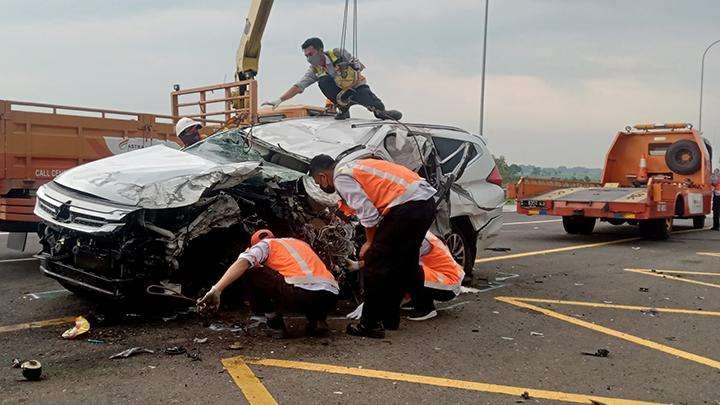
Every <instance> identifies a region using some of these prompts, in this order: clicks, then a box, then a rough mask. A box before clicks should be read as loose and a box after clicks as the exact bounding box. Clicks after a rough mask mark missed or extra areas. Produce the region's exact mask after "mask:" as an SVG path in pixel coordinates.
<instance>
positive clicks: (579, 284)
mask: <svg viewBox="0 0 720 405" xmlns="http://www.w3.org/2000/svg"><path fill="white" fill-rule="evenodd" d="M573 285H574V286H575V287H580V286H583V285H585V284H583V283H575V284H573Z"/></svg>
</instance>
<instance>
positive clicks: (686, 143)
mask: <svg viewBox="0 0 720 405" xmlns="http://www.w3.org/2000/svg"><path fill="white" fill-rule="evenodd" d="M665 163H666V164H667V165H668V167H669V168H670V170H672V171H673V172H675V173H677V174H693V173H695V172H697V171H698V170H700V166H701V164H702V154H701V153H700V148H699V147H698V145H697V144H696V143H695V142H693V141H691V140H688V139H682V140H679V141H677V142H675V143H673V144H672V145H670V146H669V147H668V149H667V152H665Z"/></svg>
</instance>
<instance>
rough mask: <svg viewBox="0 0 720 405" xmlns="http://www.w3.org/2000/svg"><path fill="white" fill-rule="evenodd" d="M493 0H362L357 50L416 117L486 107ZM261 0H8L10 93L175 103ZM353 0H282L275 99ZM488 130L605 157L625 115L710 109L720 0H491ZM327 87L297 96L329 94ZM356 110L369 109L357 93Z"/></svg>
mask: <svg viewBox="0 0 720 405" xmlns="http://www.w3.org/2000/svg"><path fill="white" fill-rule="evenodd" d="M483 4H484V3H483V2H482V1H481V0H474V1H469V0H452V1H437V0H392V1H380V0H375V1H371V0H360V1H359V6H358V7H359V41H358V48H359V50H358V54H359V55H358V56H359V57H360V59H361V60H362V61H363V62H364V64H365V65H366V66H367V70H366V72H365V73H366V76H367V78H368V81H369V84H370V85H371V87H372V88H373V89H374V91H375V92H376V93H377V94H378V95H379V96H380V97H381V98H382V99H383V101H384V102H385V104H386V105H387V106H388V107H392V108H396V109H399V110H401V111H403V113H404V114H405V118H406V119H407V120H408V121H413V122H433V123H444V124H453V125H458V126H461V127H463V128H465V129H468V130H471V131H474V132H477V130H478V121H479V100H480V72H481V54H482V19H483ZM248 5H249V1H247V0H211V1H203V2H199V1H189V0H188V1H165V0H153V1H139V0H124V1H102V0H63V1H59V0H58V1H42V0H0V10H1V11H0V13H2V17H3V18H2V23H1V24H0V41H2V51H1V52H0V55H2V56H0V98H6V99H15V100H28V101H37V102H48V103H58V104H69V105H81V106H92V107H104V108H115V109H125V110H134V111H143V112H156V113H165V114H167V113H169V109H170V106H169V92H170V91H171V86H172V84H173V83H180V84H181V85H182V86H183V87H192V86H201V85H207V84H214V83H218V82H222V81H223V80H230V79H231V78H232V74H233V71H234V57H235V51H236V48H237V44H238V42H239V39H240V36H241V33H242V30H243V27H244V21H245V15H246V13H247V9H248ZM343 5H344V1H342V0H322V1H298V0H293V1H289V0H277V1H275V5H274V6H273V10H272V13H271V17H270V20H269V22H268V26H267V29H266V31H265V36H264V38H263V52H262V56H261V67H260V75H259V77H258V79H259V83H260V98H261V100H264V99H270V98H276V97H277V96H279V95H280V94H281V93H282V92H283V91H284V90H286V89H287V87H288V86H289V85H291V84H293V83H294V82H295V81H296V80H297V79H298V78H299V77H300V76H301V75H302V73H303V71H304V70H305V69H306V65H307V63H306V62H305V59H304V57H303V56H302V54H301V52H300V49H299V45H300V43H301V42H302V41H303V40H304V39H305V38H306V37H308V36H313V35H317V36H320V37H322V38H323V39H324V40H325V42H326V44H327V46H328V47H330V46H337V45H338V43H339V38H340V22H341V16H342V9H343ZM489 20H490V21H489V33H488V64H487V89H486V111H485V135H486V136H487V138H488V140H489V142H490V147H491V150H492V151H493V153H495V154H496V155H500V154H502V155H505V156H506V157H507V158H508V159H509V161H511V162H516V163H528V164H539V165H544V166H559V165H566V166H571V165H584V166H590V167H601V166H602V164H603V158H604V154H605V150H606V149H607V147H608V146H609V144H610V142H611V140H612V137H613V135H614V134H615V132H616V131H617V130H619V129H620V128H623V127H624V126H625V125H627V124H633V123H637V122H670V121H672V122H677V121H687V122H692V123H695V124H696V123H697V117H698V87H699V73H700V56H701V54H702V51H703V50H704V48H705V46H707V45H708V44H709V43H710V42H712V41H713V40H716V39H720V2H719V1H717V0H685V1H681V0H677V1H668V0H633V1H612V0H595V1H589V0H490V14H489ZM705 78H706V81H705V107H704V123H703V127H704V132H705V136H706V137H708V138H711V139H712V140H713V141H714V143H715V146H716V150H720V147H719V146H720V145H719V144H718V143H719V142H720V44H719V45H718V46H716V47H715V48H714V49H713V50H712V51H711V52H710V53H709V54H708V57H707V62H706V67H705ZM323 100H324V99H323V98H322V96H321V94H320V92H319V90H317V88H316V87H313V88H312V89H308V90H307V91H306V92H305V93H304V94H302V95H301V96H299V97H297V98H296V99H295V100H294V101H293V103H308V104H322V102H323ZM353 114H354V115H355V116H364V115H365V113H364V112H363V111H361V108H360V107H354V109H353Z"/></svg>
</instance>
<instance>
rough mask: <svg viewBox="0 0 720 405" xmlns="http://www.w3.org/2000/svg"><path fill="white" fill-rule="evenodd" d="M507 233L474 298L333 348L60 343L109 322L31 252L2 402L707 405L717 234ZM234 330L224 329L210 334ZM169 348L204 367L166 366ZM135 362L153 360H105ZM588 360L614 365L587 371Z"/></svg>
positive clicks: (2, 365) (149, 323) (4, 335)
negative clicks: (73, 332)
mask: <svg viewBox="0 0 720 405" xmlns="http://www.w3.org/2000/svg"><path fill="white" fill-rule="evenodd" d="M505 222H506V225H505V226H504V228H503V232H502V235H501V236H500V237H499V239H498V240H497V241H496V243H495V244H494V247H496V248H509V249H510V250H509V251H483V252H479V253H480V254H479V257H478V263H477V265H476V271H475V280H474V283H473V286H474V287H475V288H476V289H477V290H479V291H477V292H469V293H465V294H462V295H461V296H460V297H458V299H456V300H455V301H453V302H450V303H447V304H443V307H445V308H446V309H444V310H442V311H440V315H439V316H438V317H437V318H435V319H432V320H430V321H426V322H417V323H416V322H410V321H403V322H402V324H401V328H400V330H399V331H395V332H388V333H387V337H386V339H383V340H372V339H359V338H353V337H349V336H346V335H345V333H344V328H345V325H346V324H347V322H348V321H347V320H345V319H344V318H343V313H344V312H343V313H340V312H339V313H338V314H336V315H335V316H334V317H333V318H332V319H331V320H330V326H331V327H332V329H333V333H332V334H331V336H329V337H327V338H322V339H314V338H305V337H302V329H303V326H304V322H303V320H302V319H301V318H293V319H290V321H289V323H290V326H291V329H290V330H291V333H292V334H293V335H295V336H297V337H295V338H291V339H285V340H272V339H269V338H266V337H263V336H262V335H260V334H258V333H256V331H254V330H252V329H251V330H249V331H240V332H232V331H228V330H221V331H215V330H211V329H210V328H209V327H208V326H207V322H205V323H203V322H201V321H200V320H198V319H196V318H193V317H179V318H177V319H169V320H163V319H162V318H161V317H160V316H155V317H138V316H134V315H133V314H132V311H131V310H130V309H128V311H126V312H128V313H129V315H127V316H123V317H122V318H120V319H115V320H112V319H106V320H105V322H104V324H97V321H95V320H94V319H93V321H92V322H93V323H94V324H93V325H92V329H91V331H90V332H89V333H88V334H87V336H86V337H85V338H82V339H79V340H72V341H70V340H64V339H62V338H61V337H60V334H61V333H62V332H63V331H64V330H66V329H67V328H69V327H70V326H71V324H70V323H69V321H70V320H71V319H72V317H74V316H76V315H89V314H93V313H94V314H101V315H102V314H103V312H102V311H103V310H102V309H100V308H96V307H94V306H93V305H91V304H89V303H87V302H84V301H82V300H81V299H80V298H78V297H76V296H74V295H72V294H70V293H69V292H67V291H65V290H63V289H62V288H61V287H60V286H59V285H58V284H57V283H55V282H54V281H52V280H50V279H48V278H45V277H44V276H42V275H41V274H40V272H39V270H38V261H37V260H35V259H33V258H32V254H33V252H34V251H36V250H37V249H38V246H37V243H36V242H32V243H30V244H29V246H28V249H27V251H26V252H22V253H20V252H12V251H8V250H5V249H3V250H0V276H2V280H3V282H2V283H0V308H2V310H1V312H0V341H1V342H2V344H1V345H0V393H2V395H1V396H0V400H1V401H2V402H9V403H15V402H24V401H27V402H33V403H36V402H37V403H78V402H80V401H89V402H93V403H108V402H113V403H116V402H122V403H124V402H132V403H152V402H163V403H172V402H182V403H185V402H203V403H245V402H251V403H273V401H277V402H279V403H288V404H308V403H319V402H323V403H364V404H369V403H375V404H377V403H408V404H416V403H452V402H462V403H474V404H505V403H507V404H514V403H518V402H519V401H520V402H525V403H593V402H592V401H595V403H605V404H611V403H628V404H631V403H642V402H634V401H645V402H649V403H676V404H682V403H687V404H706V403H707V404H717V403H719V402H718V401H720V384H719V383H720V338H719V337H718V336H719V334H718V325H720V312H716V311H720V305H719V304H718V298H720V289H719V287H720V266H719V265H720V243H719V242H720V232H712V231H708V230H699V231H697V230H691V226H690V224H689V222H688V221H676V224H675V225H676V231H680V232H678V233H676V234H674V235H673V236H672V237H671V239H670V240H668V241H646V240H641V239H639V238H637V234H636V229H635V228H634V227H631V226H612V225H609V224H602V225H599V226H598V227H597V229H596V233H595V234H593V235H589V236H577V235H566V234H565V233H564V231H563V229H562V225H561V223H560V221H559V220H558V219H557V218H553V217H532V218H530V217H524V216H520V215H517V214H515V213H508V214H506V217H505ZM6 237H7V236H6V235H0V245H2V246H4V244H5V238H6ZM488 278H489V279H491V280H495V281H494V282H490V283H488V282H487V281H486V280H485V279H488ZM121 312H122V311H121ZM242 316H243V314H242V313H241V312H240V311H236V312H233V311H228V312H225V313H222V314H221V315H220V317H221V319H219V320H217V321H216V322H218V321H223V322H225V324H232V323H233V322H236V321H239V320H240V319H241V318H242ZM195 338H199V339H203V338H207V341H206V342H205V343H198V342H195V341H194V339H195ZM231 345H233V347H234V349H230V346H231ZM171 346H183V347H185V348H186V349H187V350H188V351H190V352H193V353H197V354H198V355H199V357H200V359H201V360H199V361H193V359H191V358H189V357H188V356H186V355H175V356H171V355H167V354H164V353H163V349H164V348H166V347H171ZM131 347H143V348H148V349H151V350H154V351H155V353H154V354H147V353H146V354H140V355H137V356H134V357H130V358H126V359H116V360H110V359H109V357H110V356H111V355H112V354H115V353H117V352H120V351H122V350H125V349H128V348H131ZM599 349H605V350H607V351H608V352H609V355H608V356H607V357H597V356H590V355H586V354H583V353H591V354H592V353H597V351H598V350H599ZM601 352H602V350H601ZM14 358H20V359H37V360H39V361H40V362H42V364H43V372H44V378H43V379H42V380H41V381H37V382H28V381H24V380H23V379H22V377H21V374H20V370H18V369H15V368H12V367H11V363H12V360H13V359H14ZM525 393H527V394H526V395H524V394H525ZM523 396H524V398H523ZM623 401H625V402H623Z"/></svg>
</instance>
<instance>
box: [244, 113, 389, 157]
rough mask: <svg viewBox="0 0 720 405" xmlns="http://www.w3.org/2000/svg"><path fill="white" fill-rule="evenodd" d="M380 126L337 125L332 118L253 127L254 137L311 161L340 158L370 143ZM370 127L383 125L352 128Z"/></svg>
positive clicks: (346, 122)
mask: <svg viewBox="0 0 720 405" xmlns="http://www.w3.org/2000/svg"><path fill="white" fill-rule="evenodd" d="M381 122H382V121H377V120H363V119H347V120H342V121H338V120H336V119H334V118H333V117H311V118H300V119H292V120H284V121H279V122H274V123H271V124H265V125H260V126H257V127H254V128H253V129H252V135H253V137H255V138H258V139H260V140H262V141H264V142H267V143H269V144H271V145H276V146H279V147H281V148H282V149H284V150H286V151H289V152H292V153H295V154H298V155H301V156H306V157H308V158H312V157H313V156H315V155H318V154H326V155H330V156H332V157H337V156H338V155H339V154H340V153H342V152H344V151H346V150H348V149H350V148H353V147H355V146H357V145H361V144H364V143H365V142H367V140H368V139H369V138H370V137H371V136H372V135H373V134H374V133H375V131H377V129H378V127H380V126H382V125H381V124H380V123H381ZM367 123H378V124H380V125H378V126H364V125H363V126H361V127H358V128H353V124H367Z"/></svg>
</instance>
